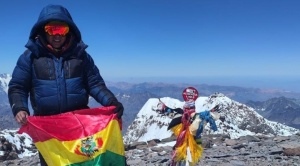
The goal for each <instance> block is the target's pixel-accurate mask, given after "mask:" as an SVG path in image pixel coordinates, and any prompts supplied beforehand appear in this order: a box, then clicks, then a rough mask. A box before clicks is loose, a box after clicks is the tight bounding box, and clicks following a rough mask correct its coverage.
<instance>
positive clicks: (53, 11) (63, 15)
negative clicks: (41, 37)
mask: <svg viewBox="0 0 300 166" xmlns="http://www.w3.org/2000/svg"><path fill="white" fill-rule="evenodd" d="M50 21H63V22H66V23H67V24H68V25H69V27H70V31H72V32H73V33H74V35H75V38H76V41H77V42H80V41H81V33H80V31H79V29H78V27H77V26H76V24H75V23H74V21H73V19H72V17H71V15H70V13H69V11H68V10H67V9H66V8H64V7H63V6H61V5H48V6H46V7H44V8H43V9H42V11H41V13H40V15H39V18H38V20H37V22H36V23H35V24H34V26H33V27H32V29H31V32H30V36H29V38H30V39H34V38H35V37H36V36H37V35H38V33H39V31H41V30H43V28H44V26H45V24H47V23H48V22H50Z"/></svg>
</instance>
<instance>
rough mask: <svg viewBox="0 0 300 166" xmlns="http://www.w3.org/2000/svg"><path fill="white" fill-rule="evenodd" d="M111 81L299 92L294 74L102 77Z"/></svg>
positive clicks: (297, 78) (299, 80)
mask: <svg viewBox="0 0 300 166" xmlns="http://www.w3.org/2000/svg"><path fill="white" fill-rule="evenodd" d="M104 80H105V81H111V82H129V83H143V82H164V83H187V84H208V85H220V86H239V87H245V88H261V89H279V90H286V91H293V92H300V86H299V82H300V78H299V77H294V76H278V77H274V76H265V77H262V76H251V77H249V76H215V77H213V76H198V77H118V78H117V77H109V76H107V77H104Z"/></svg>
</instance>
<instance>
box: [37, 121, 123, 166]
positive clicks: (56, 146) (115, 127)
mask: <svg viewBox="0 0 300 166" xmlns="http://www.w3.org/2000/svg"><path fill="white" fill-rule="evenodd" d="M70 134H72V133H70ZM92 136H93V141H96V140H95V139H97V138H98V139H100V140H101V139H102V146H101V147H99V148H98V149H96V151H94V152H93V153H92V154H91V155H90V157H89V156H87V155H86V154H84V153H83V151H82V148H84V147H83V146H82V140H84V139H86V138H87V137H86V138H83V139H78V140H72V141H62V142H61V141H58V140H57V139H50V140H47V141H44V142H36V143H35V145H36V147H37V148H38V150H39V151H40V152H41V154H42V155H43V157H44V159H45V160H46V162H47V164H48V165H54V166H57V165H69V164H73V163H79V162H84V161H88V160H93V159H94V158H96V157H97V156H99V155H101V154H102V153H105V152H106V151H110V152H112V153H116V154H118V155H121V156H124V155H125V152H124V144H123V139H122V133H121V130H120V127H119V124H118V121H117V120H112V121H111V122H109V124H108V125H107V127H106V128H105V129H103V130H101V131H99V132H97V133H95V134H94V135H92ZM100 142H101V141H100ZM96 145H98V143H96ZM100 145H101V144H100ZM76 152H77V153H76Z"/></svg>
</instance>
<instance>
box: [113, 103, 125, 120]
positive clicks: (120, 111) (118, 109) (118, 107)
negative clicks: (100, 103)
mask: <svg viewBox="0 0 300 166" xmlns="http://www.w3.org/2000/svg"><path fill="white" fill-rule="evenodd" d="M110 106H116V108H115V110H114V113H117V116H118V118H119V119H121V117H122V115H123V111H124V107H123V104H122V103H120V102H118V101H113V102H111V104H110Z"/></svg>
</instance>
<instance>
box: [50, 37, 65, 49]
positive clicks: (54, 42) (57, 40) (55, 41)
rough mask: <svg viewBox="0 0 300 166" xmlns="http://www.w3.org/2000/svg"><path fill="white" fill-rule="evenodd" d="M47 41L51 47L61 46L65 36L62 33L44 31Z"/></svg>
mask: <svg viewBox="0 0 300 166" xmlns="http://www.w3.org/2000/svg"><path fill="white" fill-rule="evenodd" d="M46 37H47V41H48V43H49V44H50V45H51V46H52V47H53V48H56V49H58V48H61V47H62V46H63V44H64V43H65V41H66V36H62V35H49V34H48V33H46Z"/></svg>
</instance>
